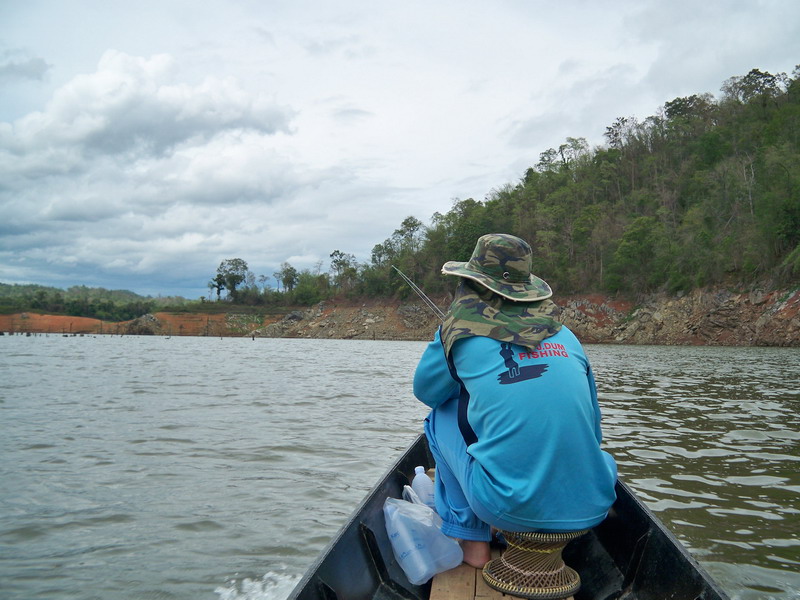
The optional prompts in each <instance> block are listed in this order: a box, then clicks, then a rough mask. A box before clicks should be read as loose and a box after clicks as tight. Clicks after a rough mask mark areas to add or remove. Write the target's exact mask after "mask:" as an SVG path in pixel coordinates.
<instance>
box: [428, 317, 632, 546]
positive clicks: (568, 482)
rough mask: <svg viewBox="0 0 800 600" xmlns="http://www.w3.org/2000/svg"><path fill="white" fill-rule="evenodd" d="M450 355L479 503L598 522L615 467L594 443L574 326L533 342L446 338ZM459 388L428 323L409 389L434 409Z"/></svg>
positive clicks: (594, 407)
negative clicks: (463, 405)
mask: <svg viewBox="0 0 800 600" xmlns="http://www.w3.org/2000/svg"><path fill="white" fill-rule="evenodd" d="M452 358H453V364H454V366H455V370H456V373H455V375H456V376H457V378H458V379H460V380H461V382H463V385H464V387H465V388H466V392H467V394H466V395H468V399H467V401H468V408H467V410H466V412H465V413H464V414H465V415H466V421H467V423H464V424H463V425H464V426H465V427H466V429H467V430H471V432H470V433H471V434H473V435H471V437H470V439H469V440H468V447H467V452H468V453H469V455H470V456H472V458H473V459H474V461H475V465H474V469H473V480H472V482H471V486H472V489H473V490H472V491H473V493H474V494H475V496H476V497H477V498H478V499H479V500H480V502H481V503H482V504H483V505H484V506H485V507H487V508H489V509H490V510H492V512H494V513H495V514H496V515H498V516H499V517H501V518H503V519H505V520H506V521H509V522H512V523H516V524H519V525H520V526H521V528H526V529H528V528H535V529H545V530H547V529H551V530H578V529H583V528H587V527H592V526H594V525H596V524H598V523H599V522H600V521H602V520H603V518H605V515H606V514H607V511H608V509H609V508H610V506H611V504H612V503H613V502H614V498H615V494H614V483H615V482H616V478H617V470H616V464H615V463H614V459H613V458H612V457H611V456H610V455H609V454H608V453H606V452H604V451H603V450H601V449H600V442H601V440H602V433H601V429H600V408H599V406H598V403H597V391H596V388H595V382H594V376H593V375H592V370H591V368H590V366H589V361H588V359H587V358H586V355H585V353H584V351H583V348H582V347H581V345H580V342H579V341H578V339H577V338H576V337H575V335H574V334H573V333H572V332H571V331H570V330H569V329H568V328H567V327H562V328H561V330H560V331H559V333H557V334H556V335H554V336H551V337H549V338H547V339H546V340H545V341H544V342H542V343H541V344H540V345H539V347H538V348H537V349H536V350H535V351H531V350H529V349H527V348H524V347H522V346H515V345H513V344H508V343H505V342H499V341H497V340H494V339H491V338H487V337H470V338H466V339H462V340H459V341H457V342H456V343H455V345H454V346H453V349H452ZM460 392H461V384H460V383H459V382H458V380H457V379H456V378H454V374H453V373H452V372H451V370H450V368H449V367H448V364H447V360H446V358H445V354H444V348H443V346H442V344H441V341H440V338H439V334H438V332H437V334H436V337H435V339H434V341H433V342H431V343H430V344H429V345H428V347H427V349H426V350H425V352H424V353H423V356H422V359H421V360H420V363H419V365H418V366H417V371H416V373H415V376H414V394H415V395H416V396H417V398H419V399H420V400H421V401H422V402H424V403H425V404H427V405H428V406H430V407H431V408H433V409H435V408H436V407H437V406H439V405H440V404H441V403H443V402H444V401H445V400H448V399H450V398H454V397H458V396H459V395H460ZM463 396H464V395H463V394H462V400H461V401H462V402H463V401H465V399H464V398H463ZM463 431H464V428H462V432H463ZM469 442H471V443H469Z"/></svg>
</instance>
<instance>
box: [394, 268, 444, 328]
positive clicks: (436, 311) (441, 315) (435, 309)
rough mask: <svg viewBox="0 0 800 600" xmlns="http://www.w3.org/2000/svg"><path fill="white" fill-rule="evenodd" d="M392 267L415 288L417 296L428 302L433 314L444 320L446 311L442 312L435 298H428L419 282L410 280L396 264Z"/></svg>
mask: <svg viewBox="0 0 800 600" xmlns="http://www.w3.org/2000/svg"><path fill="white" fill-rule="evenodd" d="M392 268H393V269H394V270H395V271H397V272H398V273H399V275H400V277H402V278H403V279H405V282H406V283H407V284H408V285H410V286H411V289H412V290H414V291H415V292H416V293H417V296H419V297H420V298H422V301H423V302H425V304H427V306H428V308H430V309H431V310H432V311H433V314H435V315H436V316H437V317H439V320H440V321H444V313H443V312H442V310H441V309H440V308H439V307H438V306H436V304H435V303H434V301H433V300H431V299H430V298H428V296H426V295H425V292H423V291H422V290H421V289H420V288H419V286H417V284H416V283H414V282H413V281H411V280H410V279H409V278H408V277H406V274H405V273H403V272H402V271H401V270H400V269H398V268H397V267H395V266H394V265H392Z"/></svg>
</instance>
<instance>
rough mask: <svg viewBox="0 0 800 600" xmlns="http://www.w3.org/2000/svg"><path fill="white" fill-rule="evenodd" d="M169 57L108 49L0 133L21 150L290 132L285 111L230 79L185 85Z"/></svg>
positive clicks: (136, 147) (151, 147)
mask: <svg viewBox="0 0 800 600" xmlns="http://www.w3.org/2000/svg"><path fill="white" fill-rule="evenodd" d="M171 69H172V61H171V59H170V58H169V57H166V56H154V57H152V58H150V59H142V58H138V57H132V56H128V55H126V54H123V53H120V52H114V51H109V52H107V53H106V54H105V55H104V56H103V58H102V59H101V61H100V64H99V66H98V70H97V71H96V72H95V73H92V74H89V75H81V76H78V77H75V78H74V79H73V80H72V81H70V82H69V83H68V84H66V85H65V86H63V87H62V88H60V89H59V90H58V91H57V92H56V94H55V96H54V98H53V100H52V101H51V102H50V103H49V105H48V106H47V108H46V109H45V111H43V112H36V113H31V114H29V115H27V116H26V117H23V118H22V119H19V120H18V121H16V122H15V123H14V124H13V125H12V126H11V131H10V132H9V131H8V129H9V126H8V125H7V126H6V128H5V129H6V131H5V132H2V133H3V135H2V136H0V143H2V144H3V146H5V147H6V148H7V149H9V150H12V151H19V150H20V149H24V150H26V151H29V150H35V149H36V148H41V147H48V146H53V145H59V144H63V145H69V146H71V147H73V148H75V149H81V150H82V151H85V152H89V153H98V154H107V153H122V152H126V151H132V150H133V151H139V152H151V153H155V154H163V153H164V152H166V151H168V150H170V149H172V148H174V147H175V146H177V145H178V144H181V143H184V142H188V141H191V140H193V139H198V140H200V141H202V140H207V139H210V138H211V137H213V136H214V135H216V134H218V133H219V132H221V131H230V130H252V131H258V132H260V133H263V134H268V135H269V134H275V133H277V132H286V133H288V132H289V122H290V119H291V117H292V113H291V111H289V110H288V109H286V108H282V107H278V106H275V105H273V104H271V103H269V102H267V101H265V100H263V99H262V98H259V97H253V96H251V95H250V94H248V93H246V92H245V91H244V90H243V89H242V88H241V87H240V86H239V85H238V83H237V82H236V81H234V80H231V79H224V80H215V79H211V78H209V79H207V80H205V81H204V82H202V83H201V84H200V85H196V86H190V85H187V84H182V83H177V84H176V83H174V82H172V81H171V73H170V71H171Z"/></svg>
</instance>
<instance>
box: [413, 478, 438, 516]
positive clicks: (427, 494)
mask: <svg viewBox="0 0 800 600" xmlns="http://www.w3.org/2000/svg"><path fill="white" fill-rule="evenodd" d="M414 473H416V474H415V475H414V479H412V480H411V489H412V490H414V492H415V493H416V494H417V496H419V499H420V500H422V501H423V502H424V503H425V504H426V505H428V506H430V507H431V508H432V509H434V510H436V502H435V500H434V495H433V494H434V492H433V482H432V481H431V478H430V477H428V475H427V473H425V467H417V468H416V469H414Z"/></svg>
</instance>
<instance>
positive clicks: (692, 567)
mask: <svg viewBox="0 0 800 600" xmlns="http://www.w3.org/2000/svg"><path fill="white" fill-rule="evenodd" d="M417 465H424V466H426V467H431V466H434V460H433V457H432V456H431V454H430V451H429V450H428V446H427V442H426V440H425V436H424V435H421V436H419V437H418V438H417V439H416V440H415V441H414V443H413V444H412V445H411V446H410V447H409V448H408V449H407V450H406V452H405V453H404V454H403V455H402V456H401V457H400V458H399V459H398V461H397V462H396V464H395V465H393V466H392V467H391V468H390V469H389V471H388V472H387V473H386V475H385V476H384V477H383V478H382V479H381V481H380V482H378V484H377V485H376V486H375V487H374V488H373V489H372V491H371V492H370V493H369V494H368V495H367V497H366V498H365V499H364V500H363V501H362V503H361V504H360V505H359V506H358V508H357V509H356V510H355V512H354V513H353V516H352V517H351V518H350V520H349V521H348V522H347V524H345V525H344V527H342V529H341V530H340V531H339V532H338V533H337V534H336V536H335V537H334V538H333V539H332V540H331V542H330V543H329V544H328V546H327V547H326V549H325V550H324V551H323V552H322V553H321V554H320V556H319V557H318V558H317V559H316V560H315V561H314V563H313V564H312V565H311V567H310V568H309V569H308V571H307V572H306V574H305V575H304V577H303V578H302V579H301V580H300V582H299V583H298V584H297V586H296V587H295V589H294V590H293V591H292V593H291V594H290V596H289V600H390V599H391V600H400V599H407V600H428V596H429V594H430V582H429V583H427V584H424V585H413V584H411V583H409V581H408V579H407V578H406V577H405V574H404V573H403V570H402V569H401V568H400V566H399V564H398V563H397V561H396V560H395V558H394V555H393V554H392V548H391V544H390V542H389V539H388V536H387V534H386V528H385V524H384V520H383V503H384V500H385V499H386V498H387V497H394V498H399V497H400V496H401V493H402V490H403V486H404V485H408V483H409V481H410V478H411V477H413V474H414V467H415V466H417ZM616 491H617V501H616V502H615V503H614V506H613V507H612V508H611V510H610V511H609V515H608V517H607V518H606V520H605V521H603V522H602V523H601V524H600V525H598V526H597V527H595V528H594V529H592V530H591V531H590V532H589V533H588V534H586V535H584V536H582V537H581V538H579V539H577V540H574V541H573V542H571V543H570V544H569V545H568V546H567V547H566V549H565V550H564V560H565V562H566V563H567V564H568V565H570V567H572V568H574V569H575V570H576V571H578V573H579V574H580V576H581V584H582V585H581V589H580V591H579V592H578V593H577V594H576V595H575V600H662V599H664V598H670V599H671V600H729V598H728V596H727V595H726V594H725V593H724V592H723V591H722V590H721V589H720V588H719V586H718V585H717V584H716V583H715V582H714V581H713V580H712V579H711V577H710V576H709V575H708V574H707V573H706V572H705V571H704V570H703V569H702V567H700V565H699V564H698V563H697V561H696V560H695V559H694V558H693V557H692V556H691V555H690V554H689V552H688V551H687V550H686V548H684V546H683V545H682V544H681V543H680V542H679V541H678V540H677V539H676V538H675V536H673V535H672V533H671V532H670V531H669V530H668V529H667V528H666V527H665V526H664V525H663V524H662V523H661V521H659V519H658V518H657V517H656V516H655V515H654V514H653V513H652V512H651V511H650V510H649V509H648V508H647V507H646V506H645V505H644V504H643V503H642V502H641V501H640V500H639V499H638V498H636V496H635V495H634V493H633V492H632V491H631V489H630V488H629V487H628V486H627V485H625V484H624V483H622V482H621V481H618V482H617V488H616Z"/></svg>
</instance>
